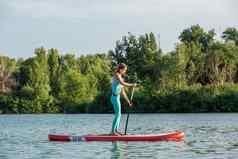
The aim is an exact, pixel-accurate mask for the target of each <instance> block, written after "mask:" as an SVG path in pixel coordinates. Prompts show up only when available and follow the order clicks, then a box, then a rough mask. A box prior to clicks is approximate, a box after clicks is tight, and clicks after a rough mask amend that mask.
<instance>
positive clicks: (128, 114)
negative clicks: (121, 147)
mask: <svg viewBox="0 0 238 159" xmlns="http://www.w3.org/2000/svg"><path fill="white" fill-rule="evenodd" d="M134 88H135V87H133V88H132V92H131V99H130V101H132V98H133V94H134ZM129 116H130V111H128V112H127V118H126V126H125V133H124V134H125V135H126V131H127V126H128V120H129Z"/></svg>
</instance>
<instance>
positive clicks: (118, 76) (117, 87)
mask: <svg viewBox="0 0 238 159" xmlns="http://www.w3.org/2000/svg"><path fill="white" fill-rule="evenodd" d="M126 71H127V66H126V65H125V64H124V63H121V64H119V65H118V66H117V69H116V71H115V74H114V76H113V78H112V96H111V102H112V105H113V109H114V113H115V117H114V120H113V123H112V131H111V134H113V135H122V134H121V133H120V132H119V131H118V129H119V125H120V119H121V102H120V95H121V94H122V95H123V97H124V98H125V100H126V101H127V103H128V104H129V106H130V107H131V106H132V103H131V101H130V100H129V99H128V97H127V95H126V92H125V90H124V88H123V87H124V86H126V87H135V86H136V84H132V83H127V82H125V81H124V79H123V76H124V75H125V74H126Z"/></svg>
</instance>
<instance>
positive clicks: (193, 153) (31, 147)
mask: <svg viewBox="0 0 238 159" xmlns="http://www.w3.org/2000/svg"><path fill="white" fill-rule="evenodd" d="M125 118H126V116H125V115H123V116H122V123H121V125H122V129H123V126H124V124H125V122H124V121H125ZM112 120H113V115H112V114H96V115H95V114H92V115H90V114H83V115H82V114H78V115H1V116H0V159H8V158H10V159H11V158H21V159H28V158H34V159H38V158H39V159H42V158H61V159H68V158H96V159H97V158H102V159H105V158H111V159H128V158H138V159H140V158H141V159H144V158H159V159H167V158H183V159H186V158H194V159H200V158H204V159H205V158H209V159H210V158H211V159H213V158H214V159H215V158H216V159H219V158H220V159H223V158H237V156H238V140H237V139H238V133H237V132H238V124H237V123H238V114H132V115H131V117H130V120H129V127H128V133H129V134H157V133H163V132H168V131H174V130H181V131H184V132H185V135H186V136H185V140H184V141H181V142H69V143H62V142H49V141H48V139H47V135H48V133H49V132H59V133H70V134H74V135H83V134H88V133H91V134H103V133H108V131H110V129H111V122H112Z"/></svg>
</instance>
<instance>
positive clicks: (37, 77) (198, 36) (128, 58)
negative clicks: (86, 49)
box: [0, 25, 238, 113]
mask: <svg viewBox="0 0 238 159" xmlns="http://www.w3.org/2000/svg"><path fill="white" fill-rule="evenodd" d="M221 38H222V40H216V33H215V31H214V30H209V31H207V32H206V31H204V29H203V28H201V27H200V26H199V25H193V26H191V27H190V28H187V29H184V30H183V31H182V32H181V34H180V35H179V40H180V42H179V43H177V44H176V47H175V49H174V51H171V52H168V53H164V52H163V51H162V49H161V48H160V46H159V45H158V41H157V40H156V38H155V35H154V34H153V33H149V34H145V35H141V36H139V37H138V36H135V35H132V34H128V35H127V36H124V37H122V39H121V40H119V41H117V42H116V46H115V49H114V50H110V51H109V52H108V53H107V54H94V55H86V56H85V55H82V56H80V57H76V56H75V55H73V54H64V55H62V54H60V53H59V51H58V50H57V49H54V48H51V49H48V50H47V49H45V48H43V47H41V48H37V49H35V53H34V56H33V57H30V58H27V59H17V60H16V59H11V58H9V57H6V56H0V113H59V112H60V113H84V112H87V113H108V112H112V106H111V104H110V95H111V77H112V75H113V72H114V70H115V67H116V65H117V64H118V63H121V62H124V63H126V64H127V65H128V68H129V69H128V74H127V76H126V77H125V78H126V79H127V80H128V81H130V82H135V81H137V82H140V85H139V87H137V88H136V92H135V95H134V105H135V107H134V111H135V112H238V104H237V103H238V84H237V82H238V30H237V29H236V28H227V29H226V30H225V31H224V32H223V34H222V37H221ZM127 91H128V94H130V89H127ZM123 105H126V103H125V101H123Z"/></svg>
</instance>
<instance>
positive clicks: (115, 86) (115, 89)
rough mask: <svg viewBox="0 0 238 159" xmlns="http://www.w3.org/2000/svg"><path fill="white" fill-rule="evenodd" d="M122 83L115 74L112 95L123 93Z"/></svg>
mask: <svg viewBox="0 0 238 159" xmlns="http://www.w3.org/2000/svg"><path fill="white" fill-rule="evenodd" d="M121 88H122V85H121V84H120V82H119V81H118V79H116V78H115V76H113V77H112V95H114V96H118V95H120V93H121Z"/></svg>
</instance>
